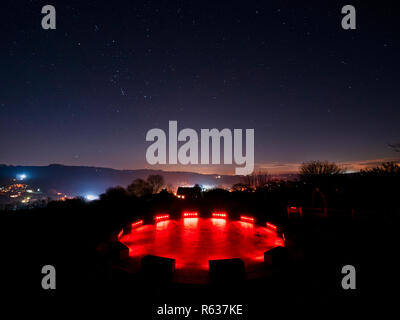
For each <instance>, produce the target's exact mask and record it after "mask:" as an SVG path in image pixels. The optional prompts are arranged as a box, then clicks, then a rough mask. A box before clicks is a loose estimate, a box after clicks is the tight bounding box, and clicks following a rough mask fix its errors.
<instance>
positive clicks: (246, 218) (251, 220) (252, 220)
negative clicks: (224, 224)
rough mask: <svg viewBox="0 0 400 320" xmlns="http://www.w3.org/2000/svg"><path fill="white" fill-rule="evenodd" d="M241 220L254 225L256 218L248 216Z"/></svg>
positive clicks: (241, 217) (242, 217)
mask: <svg viewBox="0 0 400 320" xmlns="http://www.w3.org/2000/svg"><path fill="white" fill-rule="evenodd" d="M240 220H242V221H246V222H252V223H254V218H252V217H247V216H240Z"/></svg>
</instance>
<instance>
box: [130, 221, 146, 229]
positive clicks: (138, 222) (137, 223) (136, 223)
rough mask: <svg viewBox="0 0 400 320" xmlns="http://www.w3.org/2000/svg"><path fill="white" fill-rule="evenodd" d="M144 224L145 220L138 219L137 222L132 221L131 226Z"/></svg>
mask: <svg viewBox="0 0 400 320" xmlns="http://www.w3.org/2000/svg"><path fill="white" fill-rule="evenodd" d="M142 224H143V220H139V221H136V222H134V223H132V224H131V227H132V228H134V227H137V226H140V225H142Z"/></svg>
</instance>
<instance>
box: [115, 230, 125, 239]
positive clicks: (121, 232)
mask: <svg viewBox="0 0 400 320" xmlns="http://www.w3.org/2000/svg"><path fill="white" fill-rule="evenodd" d="M114 234H115V233H114ZM123 234H124V229H121V231H120V232H119V233H118V240H119V239H121V237H122V235H123Z"/></svg>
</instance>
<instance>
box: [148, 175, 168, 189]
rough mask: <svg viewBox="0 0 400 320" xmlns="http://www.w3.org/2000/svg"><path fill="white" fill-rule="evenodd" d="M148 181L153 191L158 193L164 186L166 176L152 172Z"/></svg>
mask: <svg viewBox="0 0 400 320" xmlns="http://www.w3.org/2000/svg"><path fill="white" fill-rule="evenodd" d="M147 183H148V184H149V185H150V186H151V188H152V193H158V192H159V191H160V190H161V188H162V187H163V186H164V184H165V183H164V177H163V176H162V175H160V174H151V175H149V176H148V177H147Z"/></svg>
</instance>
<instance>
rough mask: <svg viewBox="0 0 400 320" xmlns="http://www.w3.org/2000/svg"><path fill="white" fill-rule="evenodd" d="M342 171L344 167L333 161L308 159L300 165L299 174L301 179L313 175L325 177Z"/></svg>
mask: <svg viewBox="0 0 400 320" xmlns="http://www.w3.org/2000/svg"><path fill="white" fill-rule="evenodd" d="M343 172H344V168H342V167H341V166H339V165H337V164H336V163H334V162H329V161H319V160H317V161H310V162H304V163H303V164H302V165H301V167H300V176H301V178H302V179H303V180H307V179H309V178H313V177H327V176H333V175H338V174H341V173H343Z"/></svg>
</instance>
